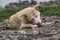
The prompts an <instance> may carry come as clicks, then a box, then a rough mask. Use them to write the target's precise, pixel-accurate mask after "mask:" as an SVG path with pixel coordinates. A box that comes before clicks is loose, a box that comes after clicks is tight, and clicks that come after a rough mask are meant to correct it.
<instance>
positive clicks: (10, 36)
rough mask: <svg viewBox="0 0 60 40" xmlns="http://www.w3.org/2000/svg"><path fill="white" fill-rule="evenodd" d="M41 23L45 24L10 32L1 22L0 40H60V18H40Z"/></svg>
mask: <svg viewBox="0 0 60 40" xmlns="http://www.w3.org/2000/svg"><path fill="white" fill-rule="evenodd" d="M42 21H43V23H45V25H43V26H42V27H39V28H35V29H23V30H10V29H9V28H8V27H9V26H8V24H7V23H6V22H4V21H2V22H0V40H60V16H51V17H49V16H42ZM49 22H51V23H49ZM47 23H48V24H47Z"/></svg>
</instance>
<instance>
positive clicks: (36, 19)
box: [26, 10, 42, 25]
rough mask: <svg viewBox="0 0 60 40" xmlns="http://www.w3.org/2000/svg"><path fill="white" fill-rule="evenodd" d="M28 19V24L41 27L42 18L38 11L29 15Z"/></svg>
mask: <svg viewBox="0 0 60 40" xmlns="http://www.w3.org/2000/svg"><path fill="white" fill-rule="evenodd" d="M26 17H27V20H28V22H29V23H31V24H37V25H40V24H41V23H42V21H41V18H40V12H39V11H37V10H34V11H32V12H31V13H28V15H26Z"/></svg>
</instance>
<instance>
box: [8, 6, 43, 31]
mask: <svg viewBox="0 0 60 40" xmlns="http://www.w3.org/2000/svg"><path fill="white" fill-rule="evenodd" d="M38 6H39V5H34V6H33V7H28V8H25V9H23V10H21V11H19V12H17V13H16V14H14V15H12V16H11V17H10V18H9V24H10V28H11V29H12V30H17V29H23V28H29V27H31V28H32V29H33V28H36V27H38V26H41V25H40V24H41V23H42V21H41V18H40V12H39V11H38Z"/></svg>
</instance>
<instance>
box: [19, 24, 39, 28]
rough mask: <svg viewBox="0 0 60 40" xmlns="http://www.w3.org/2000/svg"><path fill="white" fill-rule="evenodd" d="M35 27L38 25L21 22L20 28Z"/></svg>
mask: <svg viewBox="0 0 60 40" xmlns="http://www.w3.org/2000/svg"><path fill="white" fill-rule="evenodd" d="M36 27H38V26H37V25H33V24H22V25H21V27H20V29H24V28H32V29H34V28H36Z"/></svg>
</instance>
